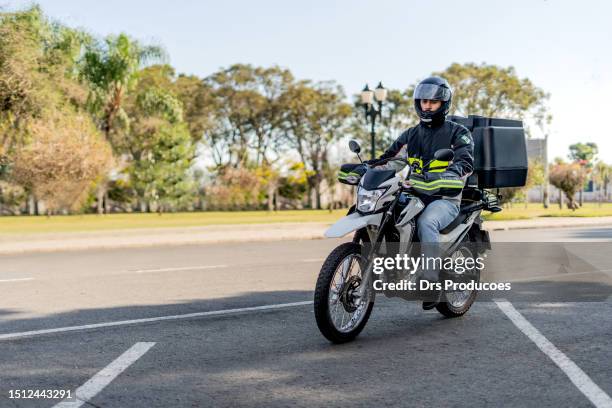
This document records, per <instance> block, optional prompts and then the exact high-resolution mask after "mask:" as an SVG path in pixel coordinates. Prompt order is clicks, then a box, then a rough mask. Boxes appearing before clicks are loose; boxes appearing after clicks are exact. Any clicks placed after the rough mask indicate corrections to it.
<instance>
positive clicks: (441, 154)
mask: <svg viewBox="0 0 612 408" xmlns="http://www.w3.org/2000/svg"><path fill="white" fill-rule="evenodd" d="M454 158H455V152H453V151H452V150H451V149H440V150H436V152H435V153H434V159H436V160H440V161H447V162H449V161H452V160H453V159H454Z"/></svg>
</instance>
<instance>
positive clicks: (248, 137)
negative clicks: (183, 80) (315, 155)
mask: <svg viewBox="0 0 612 408" xmlns="http://www.w3.org/2000/svg"><path fill="white" fill-rule="evenodd" d="M205 81H206V83H207V84H208V85H209V86H210V88H211V89H212V91H213V93H214V98H215V102H214V106H215V107H216V108H217V112H216V114H215V116H216V118H217V120H218V121H219V124H220V126H215V127H214V128H212V129H210V130H209V134H208V135H207V138H206V139H207V140H206V142H207V143H208V145H209V146H210V147H211V148H212V149H213V151H215V153H216V156H217V158H219V159H221V160H220V165H221V166H223V165H226V164H229V165H232V166H241V165H244V164H245V163H247V162H248V161H250V160H253V161H254V162H255V163H256V164H257V165H261V164H265V163H271V162H273V161H274V160H275V158H274V157H273V155H274V154H275V155H276V156H278V153H279V152H280V151H281V150H282V149H283V145H282V144H281V143H280V141H281V139H280V133H281V130H282V128H283V126H282V125H283V106H282V104H281V102H280V100H281V97H282V95H283V94H284V93H285V92H286V90H287V89H288V88H289V86H290V85H291V83H292V82H293V75H292V74H291V72H289V71H288V70H285V69H281V68H279V67H270V68H262V67H253V66H251V65H244V64H235V65H232V66H231V67H229V68H227V69H223V70H221V71H219V72H216V73H214V74H213V75H211V76H209V77H208V78H206V79H205ZM251 152H252V153H254V157H250V156H249V155H250V153H251Z"/></svg>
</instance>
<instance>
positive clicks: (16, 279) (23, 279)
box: [0, 278, 34, 283]
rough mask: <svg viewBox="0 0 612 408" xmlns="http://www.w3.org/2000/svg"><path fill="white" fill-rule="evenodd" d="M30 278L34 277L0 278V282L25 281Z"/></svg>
mask: <svg viewBox="0 0 612 408" xmlns="http://www.w3.org/2000/svg"><path fill="white" fill-rule="evenodd" d="M31 280H34V278H15V279H0V283H7V282H25V281H31Z"/></svg>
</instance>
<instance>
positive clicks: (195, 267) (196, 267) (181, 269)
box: [130, 265, 228, 273]
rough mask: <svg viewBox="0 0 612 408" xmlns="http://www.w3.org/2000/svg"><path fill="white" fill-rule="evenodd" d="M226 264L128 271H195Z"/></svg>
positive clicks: (224, 266) (222, 266)
mask: <svg viewBox="0 0 612 408" xmlns="http://www.w3.org/2000/svg"><path fill="white" fill-rule="evenodd" d="M227 267H228V265H198V266H179V267H176V268H156V269H138V270H135V271H130V272H133V273H155V272H180V271H197V270H201V269H217V268H227Z"/></svg>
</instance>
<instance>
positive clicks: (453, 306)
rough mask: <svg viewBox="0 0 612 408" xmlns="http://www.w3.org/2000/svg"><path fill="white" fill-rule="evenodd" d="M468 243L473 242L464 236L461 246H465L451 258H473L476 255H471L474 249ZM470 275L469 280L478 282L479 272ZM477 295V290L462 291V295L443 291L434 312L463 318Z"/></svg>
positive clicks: (459, 248) (472, 272)
mask: <svg viewBox="0 0 612 408" xmlns="http://www.w3.org/2000/svg"><path fill="white" fill-rule="evenodd" d="M470 242H474V241H472V240H471V239H470V238H469V236H466V237H465V238H464V239H463V241H462V244H463V243H465V245H460V246H459V247H458V248H457V249H456V250H455V252H454V253H453V256H457V254H459V255H458V256H465V257H472V258H473V257H475V256H476V254H474V253H473V249H474V248H473V246H470ZM470 274H471V276H470V280H473V281H475V282H479V281H480V271H476V270H474V271H471V272H470ZM477 295H478V291H477V290H472V291H463V293H456V292H453V293H449V292H446V291H445V292H444V294H443V301H442V302H440V303H438V304H437V305H436V310H437V311H438V312H440V314H442V315H444V316H446V317H451V318H452V317H460V316H463V315H464V314H466V313H467V311H468V310H470V307H472V304H474V301H475V300H476V296H477Z"/></svg>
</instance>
